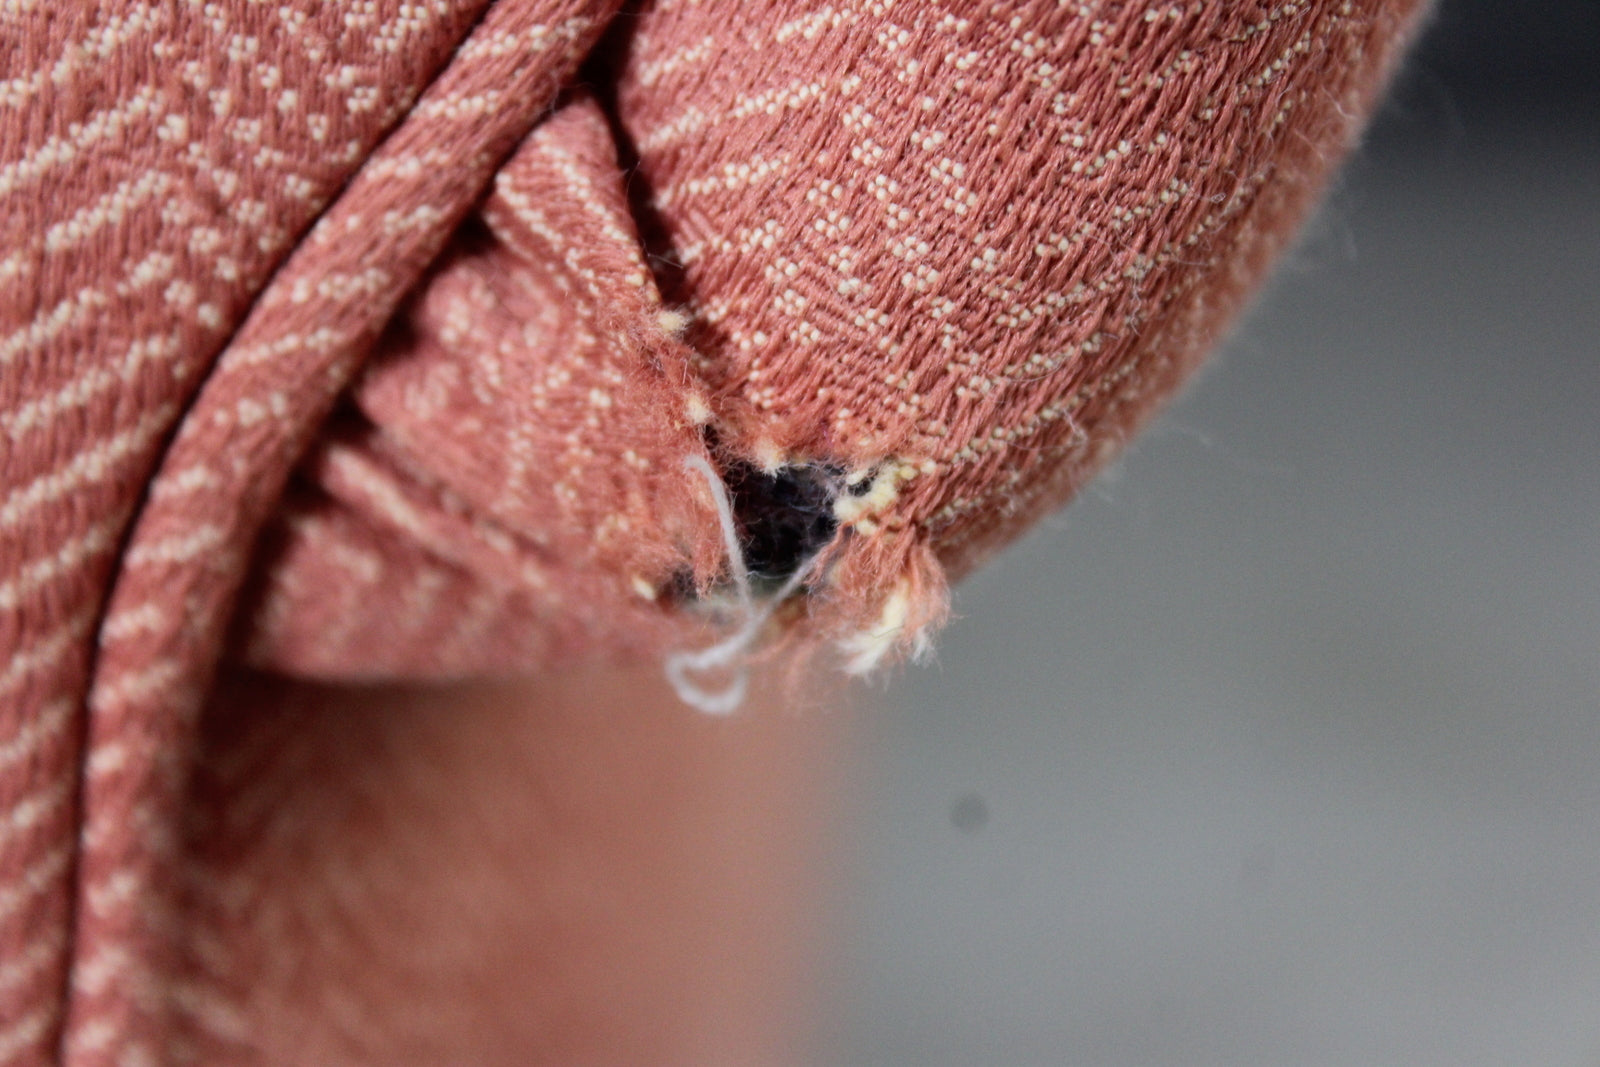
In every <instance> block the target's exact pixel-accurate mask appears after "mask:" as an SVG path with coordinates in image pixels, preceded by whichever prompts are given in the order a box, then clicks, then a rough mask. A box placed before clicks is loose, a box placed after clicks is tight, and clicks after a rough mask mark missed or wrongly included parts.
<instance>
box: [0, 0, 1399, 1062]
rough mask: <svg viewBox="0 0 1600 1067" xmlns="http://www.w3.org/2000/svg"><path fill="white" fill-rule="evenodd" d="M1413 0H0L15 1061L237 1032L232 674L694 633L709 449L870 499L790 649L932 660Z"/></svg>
mask: <svg viewBox="0 0 1600 1067" xmlns="http://www.w3.org/2000/svg"><path fill="white" fill-rule="evenodd" d="M1419 8H1420V4H1419V3H1418V2H1417V0H1348V2H1335V0H1284V2H1280V3H1229V4H1221V3H1217V4H1210V3H1172V4H1162V3H1153V2H1148V0H1143V2H1139V3H1112V2H1085V3H1081V4H1065V3H1061V4H1058V3H1055V2H1053V0H1052V2H1049V3H1045V2H1039V0H1009V2H1002V3H993V4H983V5H980V4H974V3H934V2H918V3H912V2H900V3H892V2H889V0H882V2H859V0H858V2H852V3H845V4H839V5H828V6H819V5H813V4H802V3H793V2H789V3H781V2H773V0H757V2H742V3H739V4H737V5H732V4H716V3H709V2H707V3H692V2H688V0H661V2H659V3H654V4H645V5H643V6H642V7H640V8H638V9H637V10H633V11H629V12H628V13H627V14H626V15H625V16H624V17H621V18H618V17H616V15H617V10H616V9H617V4H615V3H605V2H582V0H494V2H490V0H432V2H426V3H405V4H402V3H398V2H391V0H369V2H366V3H362V4H359V5H357V4H350V5H337V4H326V5H325V4H317V3H308V2H296V0H287V2H283V3H277V4H271V5H261V4H254V3H249V2H246V0H218V2H215V3H210V4H206V5H203V6H196V5H189V4H181V3H177V2H167V3H158V4H151V5H145V4H133V3H86V4H57V5H47V4H42V3H36V2H29V0H8V2H6V3H4V4H3V5H0V422H3V423H4V433H3V434H0V448H3V449H4V451H3V454H0V477H3V484H4V490H5V496H4V501H3V503H0V616H3V623H0V647H3V649H4V653H5V654H4V660H3V663H0V804H3V806H4V808H5V810H6V811H7V812H8V815H7V818H6V819H5V821H4V822H3V823H0V1063H30V1064H31V1063H45V1062H58V1061H59V1062H68V1063H72V1064H75V1065H77V1064H83V1065H88V1064H99V1063H113V1062H115V1063H149V1062H166V1061H171V1060H174V1059H187V1058H195V1059H201V1060H204V1061H206V1062H222V1061H227V1060H236V1059H237V1060H243V1059H247V1058H248V1050H249V1048H250V1047H251V1040H250V1034H249V1033H248V1032H238V1026H237V1018H238V1017H237V1015H236V1014H234V1013H230V1011H229V1010H228V1006H227V1003H226V998H225V997H224V996H222V995H221V994H220V993H217V992H216V990H217V989H218V988H220V982H216V981H212V980H211V978H210V977H208V975H207V973H206V971H205V968H204V967H203V966H201V965H200V964H198V963H197V962H195V959H194V957H193V956H192V955H191V956H182V955H181V954H179V953H178V952H177V951H176V950H175V947H174V946H175V945H176V944H177V943H178V942H179V941H180V940H181V938H182V916H181V914H180V913H179V911H178V910H177V908H176V904H177V901H176V898H175V897H174V895H173V892H172V887H173V886H175V885H179V884H182V882H183V878H182V877H181V873H182V866H183V864H184V855H183V848H182V844H181V838H180V834H179V832H178V826H179V824H180V815H181V812H180V810H179V809H180V807H181V798H182V796H183V794H184V789H185V785H186V783H187V781H188V780H189V776H190V774H191V771H192V766H191V762H192V760H191V755H192V751H193V749H192V744H193V735H194V729H195V719H196V714H197V711H198V709H199V707H200V706H201V704H202V703H203V701H204V699H205V695H206V692H207V688H208V685H209V683H210V679H211V676H212V672H213V671H214V669H215V666H216V664H217V662H218V660H219V657H221V656H222V655H223V654H224V652H225V649H232V652H233V654H236V655H238V656H241V657H245V658H248V659H250V660H252V661H254V662H256V663H258V664H262V665H266V666H268V667H272V668H275V669H280V670H285V671H290V672H296V673H304V674H315V675H321V676H328V677H347V678H348V677H382V678H395V677H424V676H457V675H467V674H473V673H478V672H483V671H504V670H517V671H527V670H530V669H535V668H538V667H540V666H541V665H544V664H547V663H549V662H550V661H551V659H552V657H555V656H557V655H563V654H567V653H570V652H573V651H575V650H581V649H595V648H607V649H613V650H621V651H623V652H625V653H627V654H632V655H650V656H659V655H661V654H662V653H663V652H664V651H666V650H669V649H671V648H674V647H678V646H682V645H686V644H687V645H693V644H694V643H696V642H703V641H707V640H713V639H715V638H716V636H717V635H718V633H719V632H721V630H722V629H723V628H725V627H726V625H727V619H726V617H725V614H719V612H718V611H717V610H715V608H716V605H717V604H719V603H720V602H721V601H722V599H725V598H721V597H720V592H719V590H720V588H721V584H722V582H721V581H720V580H721V579H723V578H724V577H725V575H726V574H727V573H729V568H728V560H727V559H726V558H725V553H724V551H723V547H722V546H723V538H722V534H721V531H720V529H719V523H718V513H717V509H716V506H715V505H716V502H715V499H714V496H713V493H712V488H713V487H712V486H709V485H708V484H706V483H705V481H704V480H703V479H702V478H699V477H698V476H697V475H696V474H695V472H694V470H693V469H691V468H690V467H688V466H686V465H685V461H686V460H689V459H691V458H693V457H700V458H702V459H705V460H707V461H708V462H709V463H711V464H712V465H713V466H714V467H715V468H717V469H719V470H723V471H727V472H730V476H731V472H733V471H734V470H735V469H739V468H743V467H748V468H750V469H764V470H768V471H772V472H782V471H784V470H792V469H795V468H804V469H806V470H812V471H820V472H824V474H825V475H826V477H827V478H829V479H832V480H833V483H832V484H833V485H834V490H833V492H832V493H831V495H830V496H829V498H828V499H827V500H826V501H825V502H824V505H823V506H824V507H825V508H826V509H827V510H828V511H829V512H830V513H831V514H830V515H829V518H830V519H831V521H834V522H836V523H837V532H836V533H835V535H834V536H833V537H832V539H831V540H830V541H829V542H828V543H827V544H826V546H825V547H823V548H822V555H821V557H820V558H819V559H817V560H816V561H814V563H813V567H812V570H811V571H810V572H809V574H808V576H807V579H806V585H805V588H804V592H803V594H802V595H800V596H797V597H795V598H794V599H793V600H791V601H790V602H789V603H787V604H785V605H783V608H782V610H781V611H779V612H778V614H777V615H776V616H775V617H774V619H773V622H772V625H771V627H770V631H771V632H770V633H769V634H768V638H769V640H775V641H786V642H787V643H788V645H791V646H795V647H796V648H802V647H836V648H838V649H840V650H841V651H842V653H843V657H844V661H845V663H846V665H847V666H851V667H854V668H857V669H868V668H871V667H872V666H874V665H875V664H877V663H879V662H880V661H884V660H887V659H892V658H893V657H895V656H897V655H899V654H902V653H904V652H905V651H907V650H911V649H914V648H915V647H916V646H917V645H918V644H919V643H920V642H921V641H922V640H924V639H925V637H926V634H927V632H928V630H929V629H930V628H931V627H932V626H933V625H934V624H936V623H937V621H938V620H939V618H940V617H941V615H942V612H943V610H944V596H945V594H944V590H945V587H946V583H947V581H948V580H949V579H950V578H952V577H959V576H960V575H961V574H962V573H965V572H966V571H968V570H969V569H970V568H971V567H972V566H974V565H975V564H976V563H977V562H978V561H980V560H981V559H982V558H984V557H985V556H986V555H987V554H989V553H990V552H992V551H993V550H994V549H995V548H997V547H998V546H1000V545H1002V544H1003V543H1004V542H1006V541H1007V540H1008V539H1010V538H1013V537H1015V536H1017V535H1018V534H1019V533H1020V532H1022V531H1023V530H1024V529H1026V528H1027V526H1028V524H1029V523H1030V522H1031V521H1032V520H1033V519H1035V518H1037V517H1038V516H1039V515H1041V514H1043V513H1044V512H1046V511H1047V510H1049V509H1051V508H1054V507H1056V506H1058V505H1059V504H1060V503H1061V502H1062V501H1064V500H1065V499H1066V498H1067V497H1068V496H1070V495H1071V493H1072V492H1073V491H1074V489H1076V488H1077V487H1078V486H1080V485H1081V484H1082V483H1083V482H1084V480H1085V479H1087V478H1088V477H1089V476H1090V475H1092V473H1093V472H1094V471H1095V470H1096V469H1097V468H1098V467H1099V466H1100V465H1101V464H1103V463H1104V462H1105V460H1106V459H1107V458H1108V457H1109V456H1110V455H1112V454H1114V452H1115V451H1116V449H1117V447H1118V446H1119V445H1120V444H1121V443H1122V442H1123V441H1124V440H1126V439H1127V437H1128V436H1129V435H1130V434H1131V433H1132V432H1133V431H1134V430H1136V429H1137V427H1138V426H1139V425H1140V424H1141V422H1142V421H1143V420H1145V419H1146V418H1147V417H1148V416H1149V415H1150V414H1151V412H1152V411H1153V410H1154V408H1155V406H1156V405H1157V404H1158V403H1159V402H1160V401H1161V400H1162V399H1163V398H1164V397H1166V396H1168V395H1169V394H1170V393H1171V391H1172V390H1173V389H1174V388H1175V387H1176V386H1177V385H1178V384H1179V383H1180V382H1181V381H1182V380H1183V378H1184V376H1185V375H1186V374H1187V373H1188V372H1189V371H1190V370H1191V369H1192V368H1193V367H1194V365H1195V364H1196V362H1197V361H1198V360H1199V358H1200V357H1201V356H1202V355H1203V353H1204V352H1205V350H1206V349H1207V347H1208V346H1209V345H1210V344H1211V343H1212V342H1213V341H1214V340H1215V339H1216V337H1217V336H1218V334H1219V333H1220V332H1221V331H1222V330H1223V329H1225V327H1226V325H1227V323H1228V321H1229V320H1230V318H1231V316H1232V315H1233V314H1234V313H1235V312H1236V311H1237V309H1238V307H1239V306H1240V304H1241V302H1242V301H1244V300H1245V299H1247V297H1248V295H1249V293H1250V292H1251V291H1252V290H1253V288H1254V287H1255V285H1256V284H1257V283H1258V282H1259V280H1260V278H1261V277H1262V275H1263V273H1264V271H1265V269H1266V268H1267V266H1268V265H1269V263H1270V261H1271V259H1272V257H1273V255H1274V253H1275V252H1277V251H1278V250H1279V249H1281V248H1282V246H1283V245H1284V243H1285V242H1286V241H1287V240H1288V239H1289V238H1290V237H1291V236H1292V234H1293V231H1294V227H1295V225H1296V224H1297V222H1298V221H1299V220H1300V219H1301V218H1302V217H1303V215H1304V214H1305V212H1306V211H1307V209H1308V208H1309V206H1310V205H1311V203H1312V202H1313V200H1314V198H1315V195H1316V193H1317V191H1318V190H1319V189H1320V188H1321V187H1322V185H1323V184H1324V182H1325V181H1326V179H1327V176H1328V174H1329V173H1330V171H1331V169H1332V167H1333V166H1334V165H1335V164H1336V162H1337V161H1338V160H1339V159H1340V158H1341V156H1342V154H1343V153H1344V152H1345V150H1347V149H1348V147H1349V146H1350V145H1351V144H1352V142H1353V139H1354V138H1355V137H1356V135H1357V133H1358V131H1359V126H1360V123H1361V121H1362V118H1363V117H1364V116H1365V115H1366V114H1367V113H1369V111H1370V109H1371V106H1372V104H1373V101H1374V99H1375V94H1376V93H1377V91H1378V89H1379V88H1380V87H1381V85H1382V83H1383V80H1384V78H1385V76H1386V73H1387V72H1388V71H1389V69H1390V68H1391V67H1392V65H1393V62H1394V60H1395V57H1396V56H1397V54H1398V50H1399V47H1400V45H1401V43H1402V42H1403V41H1404V39H1405V38H1406V36H1407V34H1408V31H1409V30H1410V29H1411V27H1412V26H1413V25H1414V24H1415V22H1416V19H1417V17H1418V12H1419ZM218 951H219V953H220V956H219V957H217V958H223V959H226V958H227V953H226V951H225V947H224V948H223V949H219V950H218ZM186 961H187V962H186ZM248 966H249V962H248V960H239V959H229V960H228V968H229V970H230V973H231V974H232V975H233V977H234V978H235V979H237V977H238V975H239V973H241V971H240V969H241V968H243V969H244V971H245V972H246V973H247V971H248ZM180 979H181V980H180Z"/></svg>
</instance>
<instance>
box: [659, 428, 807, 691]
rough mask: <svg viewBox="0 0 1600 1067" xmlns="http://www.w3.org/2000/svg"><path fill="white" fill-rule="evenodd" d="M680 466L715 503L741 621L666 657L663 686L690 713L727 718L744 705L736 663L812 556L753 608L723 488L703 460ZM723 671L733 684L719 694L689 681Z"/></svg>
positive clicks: (743, 683)
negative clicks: (701, 482) (729, 672)
mask: <svg viewBox="0 0 1600 1067" xmlns="http://www.w3.org/2000/svg"><path fill="white" fill-rule="evenodd" d="M683 466H684V468H685V469H686V470H688V471H690V472H692V473H696V474H699V475H700V476H701V477H703V478H704V479H705V480H706V486H707V487H708V488H709V489H710V490H711V498H712V500H713V501H715V502H716V505H717V521H718V523H719V524H720V525H721V527H722V543H723V547H724V548H725V549H726V550H727V553H728V570H729V571H730V576H731V577H732V579H733V589H734V595H735V597H736V598H737V608H738V614H739V616H740V617H741V621H740V623H739V625H738V626H737V627H736V628H735V629H734V630H733V632H732V633H730V634H729V635H728V636H727V637H724V638H723V639H722V640H720V641H718V642H716V643H715V644H712V645H708V646H707V647H705V648H702V649H696V650H692V651H686V652H673V653H671V654H670V655H668V656H667V659H666V674H667V681H669V682H671V683H672V688H673V691H674V692H676V693H677V694H678V699H679V700H681V701H683V702H684V703H685V704H687V705H689V706H690V707H691V708H694V709H695V710H697V711H701V712H704V713H705V714H707V715H730V714H732V713H733V712H735V711H737V710H738V709H739V705H740V704H742V703H744V697H745V692H746V690H747V689H748V688H749V684H750V672H749V668H748V667H746V666H745V665H744V664H742V663H740V662H739V660H740V658H741V657H743V656H744V655H745V654H746V653H747V652H749V651H750V648H751V646H753V645H754V644H755V642H756V638H757V637H758V636H759V635H760V633H761V628H762V627H763V626H765V625H766V624H767V620H768V619H770V618H772V613H773V612H774V611H776V610H777V609H778V605H779V604H781V603H783V602H784V601H785V600H787V599H788V598H789V596H790V594H792V593H794V592H795V591H796V590H798V589H799V588H800V585H801V583H803V582H804V581H805V579H806V575H808V574H809V573H810V572H811V567H812V565H813V564H814V563H815V562H816V559H817V557H816V556H815V555H814V556H812V557H811V558H810V559H808V560H806V561H805V562H804V563H803V564H801V565H800V567H799V568H797V569H796V570H795V572H794V573H793V574H791V575H790V576H789V578H788V580H787V581H785V582H784V583H783V585H782V586H780V587H779V588H778V591H777V592H775V593H773V594H772V596H771V597H769V598H768V599H767V600H766V601H765V602H764V603H762V604H759V605H758V604H757V603H756V599H755V596H754V594H753V593H752V592H751V590H750V569H749V568H748V567H747V566H745V562H744V549H743V548H742V547H741V546H740V544H739V529H738V526H737V525H735V523H734V518H733V501H732V499H730V498H729V496H728V486H727V484H726V483H725V482H723V480H722V476H721V475H720V474H718V473H717V472H716V470H715V469H714V468H713V467H712V466H711V464H710V463H709V462H707V460H706V458H705V457H704V456H690V457H689V458H688V459H685V460H684V461H683ZM723 667H733V668H734V675H733V679H732V680H731V681H730V682H729V683H728V684H727V685H726V686H724V687H723V688H721V689H713V690H708V689H706V688H704V687H703V686H701V685H698V684H697V683H696V682H695V681H694V680H693V679H692V678H690V673H691V672H696V671H710V670H716V669H718V668H723Z"/></svg>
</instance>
